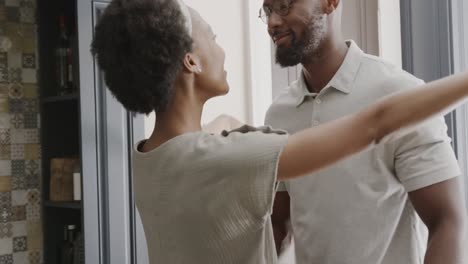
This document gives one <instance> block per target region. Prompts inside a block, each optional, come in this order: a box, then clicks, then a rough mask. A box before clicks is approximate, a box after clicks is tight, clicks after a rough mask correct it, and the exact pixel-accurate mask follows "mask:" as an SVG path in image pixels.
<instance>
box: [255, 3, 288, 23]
mask: <svg viewBox="0 0 468 264" xmlns="http://www.w3.org/2000/svg"><path fill="white" fill-rule="evenodd" d="M291 6H292V0H279V1H274V3H273V6H272V7H269V6H264V7H263V8H260V10H259V11H258V17H259V18H260V19H261V20H262V21H263V22H264V23H265V24H268V20H269V19H270V17H271V15H272V14H273V12H275V13H276V14H278V15H280V16H283V17H284V16H287V15H288V14H289V10H290V9H291Z"/></svg>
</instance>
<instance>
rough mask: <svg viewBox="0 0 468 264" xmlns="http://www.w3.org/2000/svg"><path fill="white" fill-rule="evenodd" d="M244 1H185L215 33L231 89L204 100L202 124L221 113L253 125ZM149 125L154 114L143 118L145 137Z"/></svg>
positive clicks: (148, 130)
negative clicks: (224, 55) (223, 53)
mask: <svg viewBox="0 0 468 264" xmlns="http://www.w3.org/2000/svg"><path fill="white" fill-rule="evenodd" d="M248 1H252V0H230V1H220V0H185V2H186V4H187V5H189V6H191V7H193V8H194V9H196V10H197V11H198V12H200V14H201V15H202V17H203V18H204V19H205V20H206V21H207V22H208V23H209V24H210V25H211V26H212V28H213V31H214V32H215V34H217V36H218V38H217V39H218V43H219V44H220V45H221V47H223V48H224V50H225V52H226V65H225V69H226V71H227V72H228V77H227V78H228V82H229V84H230V87H231V90H230V92H229V94H228V95H227V96H223V97H218V98H213V99H211V100H210V101H208V103H207V104H206V106H205V111H204V113H203V117H202V124H205V123H207V122H209V121H211V120H213V119H214V118H216V117H217V116H219V115H221V114H228V115H231V116H233V117H235V118H237V119H238V120H240V121H241V122H243V123H253V122H252V121H253V115H252V113H251V109H252V107H253V106H252V105H251V96H252V95H251V89H250V88H251V86H252V80H251V78H250V77H251V74H250V65H251V61H250V58H251V57H250V56H249V55H250V51H249V47H250V39H249V17H248V16H249V12H248V5H249V2H248ZM259 7H260V6H259ZM265 34H266V33H265ZM153 126H154V114H153V115H151V116H150V117H148V118H147V122H146V135H147V136H149V135H150V133H151V131H152V129H153Z"/></svg>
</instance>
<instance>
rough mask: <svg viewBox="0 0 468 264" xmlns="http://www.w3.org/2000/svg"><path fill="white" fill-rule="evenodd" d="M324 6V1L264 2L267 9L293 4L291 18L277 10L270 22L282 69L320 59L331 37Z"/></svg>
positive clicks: (283, 0) (277, 56)
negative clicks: (325, 44) (328, 32)
mask: <svg viewBox="0 0 468 264" xmlns="http://www.w3.org/2000/svg"><path fill="white" fill-rule="evenodd" d="M322 4H323V1H322V0H264V2H263V7H264V9H265V8H270V9H271V10H274V9H275V7H280V6H283V7H284V6H285V5H286V6H287V5H289V12H288V14H287V15H284V16H281V15H278V14H277V13H276V12H275V11H273V12H272V13H271V15H270V17H269V19H268V33H269V34H270V36H271V38H272V39H273V41H274V43H275V45H276V62H277V63H278V64H280V65H281V66H282V67H289V66H295V65H297V64H300V63H303V62H305V61H316V60H318V59H319V58H320V55H321V54H320V50H321V48H322V43H323V41H324V39H325V38H326V35H327V23H326V22H327V21H326V16H325V14H324V13H323V11H322Z"/></svg>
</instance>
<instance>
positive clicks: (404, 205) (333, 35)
mask: <svg viewBox="0 0 468 264" xmlns="http://www.w3.org/2000/svg"><path fill="white" fill-rule="evenodd" d="M340 2H341V1H340V0H264V5H263V8H262V10H261V17H262V19H263V20H264V21H265V22H266V23H267V24H268V32H269V34H270V35H271V37H272V39H273V41H274V42H275V45H276V60H277V63H279V64H280V65H281V66H283V67H288V66H295V65H298V64H301V65H302V66H303V72H302V77H301V78H300V79H299V80H298V81H296V82H294V83H292V84H291V85H290V87H289V88H288V89H286V90H284V91H283V92H282V93H281V95H280V96H279V97H278V98H277V99H276V100H275V102H274V103H273V105H272V106H271V107H270V109H269V111H268V113H267V117H266V124H267V125H271V126H273V127H275V128H282V129H286V130H287V131H289V132H290V133H295V132H297V131H299V130H301V129H305V128H307V127H310V126H315V125H318V124H320V123H324V122H328V121H330V120H333V119H336V118H339V117H341V116H344V115H347V114H349V113H352V112H356V111H358V110H360V109H362V108H363V107H365V106H366V105H368V104H370V103H372V102H374V101H376V100H378V99H379V98H381V97H383V96H386V95H388V94H391V93H394V92H398V91H401V90H403V89H407V88H411V87H414V86H417V85H419V84H421V83H422V81H421V80H419V79H417V78H415V77H413V76H411V75H410V74H408V73H406V72H404V71H402V70H400V69H398V68H397V67H394V66H392V65H390V64H388V63H386V62H385V61H383V60H381V59H379V58H377V57H373V56H370V55H367V54H364V53H363V52H362V51H361V50H360V49H359V47H358V46H357V45H356V44H355V43H354V42H352V41H348V42H345V41H344V40H343V37H342V34H341V13H342V10H341V9H342V4H341V3H340ZM446 131H447V127H446V125H445V123H444V120H443V118H442V117H440V118H437V119H435V120H430V121H428V122H426V123H425V124H423V125H421V126H418V127H416V128H415V129H412V130H407V131H401V133H399V134H398V135H396V136H393V137H391V138H387V139H386V140H385V142H382V143H380V144H378V145H375V146H373V147H371V148H369V149H367V150H366V151H364V152H363V153H361V154H359V155H356V156H354V157H352V158H349V159H346V160H343V161H341V162H339V163H337V164H336V165H334V166H332V167H331V168H328V169H325V170H322V171H320V172H318V173H316V174H315V175H314V176H313V177H306V178H302V179H299V180H293V181H290V182H287V183H285V184H284V186H280V187H279V188H280V189H279V192H278V193H277V196H276V202H275V207H274V215H273V219H272V220H273V224H274V226H275V239H276V242H277V248H278V250H279V245H281V242H282V241H283V239H284V238H285V236H286V235H287V233H288V232H287V228H286V223H287V222H288V220H289V219H290V220H291V225H292V231H293V237H294V243H295V248H296V250H295V251H296V252H295V253H296V261H297V264H311V263H320V264H326V263H332V264H336V263H345V264H376V263H382V264H403V263H405V264H413V263H422V262H423V260H424V263H426V264H431V263H444V264H452V263H453V264H454V263H464V262H463V251H464V250H466V248H467V247H466V244H464V243H465V237H466V235H465V234H466V211H465V206H464V197H463V194H462V193H463V191H462V190H461V187H460V186H461V184H460V183H459V181H460V179H459V178H460V177H459V176H460V174H461V173H460V170H459V167H458V165H457V161H456V159H455V155H454V153H453V150H452V148H451V145H450V138H449V137H448V136H447V132H446ZM281 190H282V192H281ZM285 191H287V192H285ZM421 220H422V221H421ZM426 227H427V228H426ZM427 231H428V232H427Z"/></svg>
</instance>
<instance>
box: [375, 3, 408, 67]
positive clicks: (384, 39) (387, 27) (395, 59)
mask: <svg viewBox="0 0 468 264" xmlns="http://www.w3.org/2000/svg"><path fill="white" fill-rule="evenodd" d="M378 13H379V21H378V22H379V23H378V24H379V54H380V56H381V57H382V58H384V59H386V60H388V61H390V62H391V63H393V64H395V65H397V66H400V67H401V66H402V65H403V61H402V50H401V18H400V17H401V16H400V0H379V10H378Z"/></svg>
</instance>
